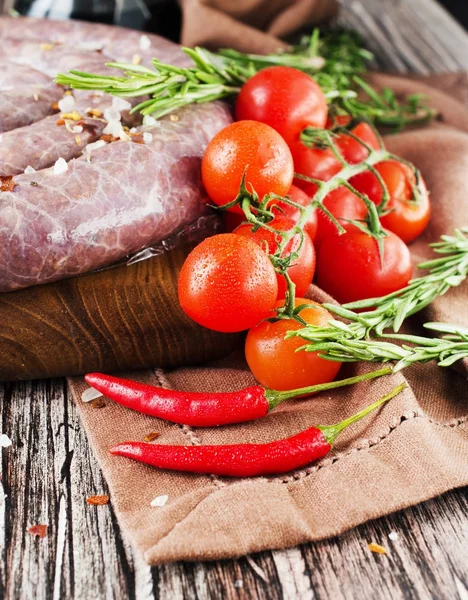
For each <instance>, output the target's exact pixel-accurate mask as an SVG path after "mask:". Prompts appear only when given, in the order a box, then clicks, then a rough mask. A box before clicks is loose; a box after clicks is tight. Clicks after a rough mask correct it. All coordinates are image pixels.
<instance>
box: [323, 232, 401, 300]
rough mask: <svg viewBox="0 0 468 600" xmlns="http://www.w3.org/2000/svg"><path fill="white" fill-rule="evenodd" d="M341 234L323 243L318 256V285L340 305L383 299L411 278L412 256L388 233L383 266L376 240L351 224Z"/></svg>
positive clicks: (326, 239)
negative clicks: (381, 297)
mask: <svg viewBox="0 0 468 600" xmlns="http://www.w3.org/2000/svg"><path fill="white" fill-rule="evenodd" d="M345 229H346V233H344V234H343V235H329V236H327V237H325V238H324V239H323V240H322V243H321V245H320V247H319V249H318V256H317V285H319V286H320V287H321V288H322V289H324V290H325V291H326V292H328V293H329V294H330V295H331V296H333V297H334V298H335V299H336V300H338V302H340V303H341V304H345V303H346V302H354V301H356V300H363V299H364V298H374V297H379V296H385V295H386V294H390V293H392V292H396V291H397V290H399V289H401V288H403V287H405V286H406V285H407V284H408V282H409V280H410V279H411V257H410V253H409V250H408V247H407V246H406V244H405V243H404V242H403V241H402V240H401V239H400V238H399V237H398V236H396V235H395V234H394V233H392V232H390V231H387V232H386V233H387V237H385V238H384V264H383V267H382V266H381V264H380V256H379V249H378V245H377V241H376V240H375V239H374V238H373V237H371V236H370V235H368V234H366V233H363V232H362V231H360V230H359V229H358V228H357V227H355V226H354V225H347V226H346V227H345Z"/></svg>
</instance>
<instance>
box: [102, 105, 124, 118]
mask: <svg viewBox="0 0 468 600" xmlns="http://www.w3.org/2000/svg"><path fill="white" fill-rule="evenodd" d="M121 118H122V117H121V115H120V112H119V111H118V110H117V109H116V108H115V107H114V106H108V107H107V108H106V109H105V110H104V119H106V121H120V119H121Z"/></svg>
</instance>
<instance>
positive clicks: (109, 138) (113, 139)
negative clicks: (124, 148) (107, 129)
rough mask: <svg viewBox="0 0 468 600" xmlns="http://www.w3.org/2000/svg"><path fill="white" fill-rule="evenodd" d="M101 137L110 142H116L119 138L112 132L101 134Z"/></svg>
mask: <svg viewBox="0 0 468 600" xmlns="http://www.w3.org/2000/svg"><path fill="white" fill-rule="evenodd" d="M99 139H100V140H102V141H103V142H108V143H109V144H110V143H111V142H116V141H117V140H118V139H119V138H118V137H115V135H112V134H111V133H105V134H104V135H101V137H100V138H99Z"/></svg>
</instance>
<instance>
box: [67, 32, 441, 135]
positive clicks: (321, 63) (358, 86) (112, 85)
mask: <svg viewBox="0 0 468 600" xmlns="http://www.w3.org/2000/svg"><path fill="white" fill-rule="evenodd" d="M183 50H184V52H185V53H186V54H187V55H188V56H189V57H190V58H191V59H192V61H193V63H194V66H193V67H190V68H183V67H176V66H174V65H170V64H165V63H162V62H160V61H158V60H157V59H153V67H154V68H153V69H150V68H148V67H145V66H142V65H132V64H125V63H117V62H112V63H107V65H108V66H110V67H114V68H116V69H120V70H122V71H123V76H120V77H119V76H103V75H94V74H92V73H85V72H82V71H76V70H72V71H70V72H69V73H68V74H59V75H58V76H57V77H56V82H57V83H59V84H61V85H68V86H71V87H72V88H76V89H87V90H102V91H104V92H107V93H109V94H113V95H116V96H124V97H140V96H146V95H150V96H151V97H150V99H148V100H144V101H143V102H141V103H140V104H138V105H137V106H135V107H134V108H133V112H135V111H140V112H141V113H142V114H143V115H152V116H153V117H154V118H160V117H162V116H164V115H166V114H168V113H170V112H172V111H174V110H177V109H179V108H181V107H183V106H187V105H189V104H193V103H199V102H211V101H213V100H218V99H222V98H226V97H228V96H232V95H235V94H238V93H239V91H240V88H241V87H242V85H243V84H244V83H245V82H246V81H247V80H248V79H249V78H250V77H252V75H254V74H255V73H256V72H257V71H259V70H261V69H263V68H265V67H268V66H271V65H285V66H291V67H294V68H296V69H299V70H301V71H304V72H305V73H308V74H309V75H311V76H312V77H313V78H314V79H315V80H316V81H317V83H319V85H320V86H321V88H322V90H323V92H324V94H325V96H326V98H327V100H328V101H329V102H330V103H332V104H333V106H334V108H335V110H337V111H339V112H346V113H349V114H350V115H351V116H353V117H366V118H368V119H369V120H373V121H375V122H376V123H382V124H385V125H389V124H390V125H392V126H395V127H398V128H401V127H403V126H405V125H406V124H408V123H414V122H419V121H424V120H428V119H430V118H432V117H433V116H434V112H433V111H432V110H431V109H429V108H428V107H427V106H426V105H425V104H424V102H423V99H422V98H416V97H412V98H411V99H409V101H408V103H406V104H405V103H399V102H398V101H397V100H396V98H395V96H394V95H393V94H392V93H391V92H389V91H388V90H387V91H385V90H384V91H383V92H382V93H378V92H377V91H376V90H374V89H373V88H371V87H370V86H369V85H368V84H366V83H365V82H364V81H363V80H362V79H360V78H359V77H358V76H359V75H361V74H364V73H365V72H366V64H367V62H368V61H369V60H371V59H372V54H371V53H370V52H368V51H367V50H365V49H364V48H363V47H362V44H361V42H360V40H359V38H358V37H357V36H355V35H353V34H351V33H346V32H335V33H328V34H324V35H322V36H320V34H319V31H318V30H317V29H316V30H314V32H313V33H312V35H311V36H309V37H307V38H304V40H303V41H302V42H301V44H299V45H298V46H295V47H292V48H291V49H290V50H289V51H287V52H278V53H275V54H268V55H265V56H263V55H256V54H243V53H241V52H237V51H235V50H220V51H219V52H217V53H214V52H210V51H208V50H206V49H204V48H198V47H196V48H193V49H191V48H183ZM359 91H360V92H363V93H364V95H365V98H361V97H359V95H358V92H359Z"/></svg>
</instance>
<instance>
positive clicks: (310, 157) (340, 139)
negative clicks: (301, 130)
mask: <svg viewBox="0 0 468 600" xmlns="http://www.w3.org/2000/svg"><path fill="white" fill-rule="evenodd" d="M351 132H352V133H353V134H354V135H355V136H357V137H358V138H359V139H361V140H362V141H363V142H365V143H366V144H367V145H368V146H370V147H372V148H374V149H375V150H377V149H378V148H379V147H380V146H379V140H378V139H377V136H376V135H375V133H374V131H373V129H372V127H371V126H370V125H368V124H367V123H359V124H358V125H356V127H354V128H353V129H351ZM335 144H336V145H337V147H338V149H339V150H340V152H341V154H342V156H343V158H344V159H345V160H346V161H348V162H349V163H351V164H355V163H358V162H362V161H363V160H365V159H366V158H367V156H368V155H369V151H368V150H367V149H366V148H365V146H363V145H362V144H360V143H359V142H358V141H357V140H355V139H353V138H352V137H350V136H348V135H346V134H345V133H341V134H339V135H338V136H337V137H336V139H335ZM291 152H292V155H293V159H294V170H295V172H296V173H300V174H301V175H306V176H307V177H311V178H312V179H319V180H320V181H328V180H329V179H331V178H332V177H333V176H334V175H336V174H337V173H339V172H340V171H341V169H342V165H341V163H340V161H339V160H338V159H337V158H336V156H335V155H334V154H333V152H332V151H331V150H330V149H329V148H326V149H320V148H308V147H307V146H306V145H305V144H303V143H302V142H298V143H296V144H294V145H291ZM294 185H297V186H298V187H299V188H301V189H302V190H304V192H306V193H307V194H309V196H313V195H314V193H315V191H316V189H317V188H316V186H315V184H313V183H310V182H308V181H304V180H302V179H298V178H296V179H295V180H294Z"/></svg>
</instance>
